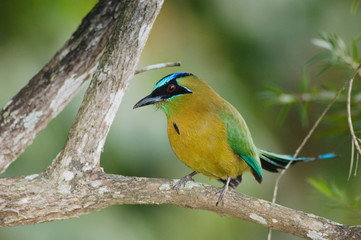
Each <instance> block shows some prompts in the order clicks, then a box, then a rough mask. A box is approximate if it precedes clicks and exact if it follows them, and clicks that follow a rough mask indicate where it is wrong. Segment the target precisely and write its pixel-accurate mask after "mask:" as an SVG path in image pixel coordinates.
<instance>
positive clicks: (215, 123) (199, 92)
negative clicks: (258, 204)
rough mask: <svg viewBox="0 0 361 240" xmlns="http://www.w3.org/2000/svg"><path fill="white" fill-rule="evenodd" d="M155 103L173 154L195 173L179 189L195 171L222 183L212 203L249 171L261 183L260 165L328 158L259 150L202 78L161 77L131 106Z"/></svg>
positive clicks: (273, 169) (274, 167)
mask: <svg viewBox="0 0 361 240" xmlns="http://www.w3.org/2000/svg"><path fill="white" fill-rule="evenodd" d="M150 104H155V106H157V107H158V108H160V109H162V110H163V111H164V113H165V114H166V116H167V119H168V137H169V141H170V144H171V146H172V148H173V151H174V152H175V154H176V155H177V157H178V158H179V159H180V160H181V161H182V162H183V163H184V164H186V165H187V166H188V167H189V168H191V169H193V170H194V171H193V172H192V173H190V174H189V175H187V176H185V177H183V178H182V179H180V180H179V181H178V182H177V183H176V184H175V185H174V188H175V189H176V190H177V192H178V191H179V189H180V187H181V186H182V185H184V184H185V183H186V182H187V181H190V180H193V179H192V177H193V176H194V175H195V174H197V173H203V174H204V175H206V176H208V177H210V178H215V179H218V180H219V181H221V182H222V183H224V187H223V189H222V192H221V194H220V196H219V198H218V201H217V204H216V205H218V204H219V203H220V202H222V201H223V196H224V195H225V193H226V192H227V190H228V187H230V188H232V189H235V188H236V187H237V186H238V185H239V184H240V183H241V180H242V174H243V173H245V172H248V171H251V172H252V174H253V176H254V177H255V179H256V180H257V182H259V183H261V182H262V178H263V175H262V168H263V169H265V170H268V171H270V172H277V171H278V169H282V168H284V167H285V166H286V165H287V163H288V162H290V161H294V162H293V163H295V162H298V161H309V160H314V159H321V158H323V159H324V158H333V157H335V156H336V155H334V154H332V153H329V154H324V155H320V156H317V157H314V158H293V157H292V156H290V155H281V154H276V153H272V152H268V151H264V150H261V149H258V148H257V147H256V146H255V145H254V143H253V140H252V136H251V133H250V131H249V130H248V127H247V125H246V122H245V121H244V119H243V118H242V116H241V114H240V113H239V112H238V111H237V110H236V109H235V108H234V107H233V106H232V105H231V104H230V103H229V102H227V101H226V100H224V99H223V98H222V97H220V96H219V95H218V94H217V93H216V92H215V91H214V90H213V89H212V88H211V87H210V86H209V85H208V84H207V83H206V82H204V81H203V80H201V79H199V78H197V77H196V76H194V75H193V74H190V73H174V74H170V75H168V76H166V77H164V78H162V79H161V80H160V81H159V82H158V83H157V84H156V85H155V87H154V88H153V91H152V93H151V94H150V95H148V96H146V97H145V98H143V99H142V100H140V101H139V102H138V103H137V104H135V106H134V108H138V107H142V106H146V105H150Z"/></svg>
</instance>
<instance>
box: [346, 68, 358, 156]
mask: <svg viewBox="0 0 361 240" xmlns="http://www.w3.org/2000/svg"><path fill="white" fill-rule="evenodd" d="M360 69H361V64H360V65H358V67H357V68H356V70H355V71H354V72H353V74H352V76H351V78H350V80H349V83H348V91H347V122H348V126H349V128H350V134H351V136H352V141H353V143H354V144H355V147H356V150H357V152H358V154H361V148H360V145H359V143H358V141H357V137H356V134H355V131H354V129H353V125H352V119H351V91H352V84H353V80H354V79H355V77H356V75H357V73H358V71H359V70H360Z"/></svg>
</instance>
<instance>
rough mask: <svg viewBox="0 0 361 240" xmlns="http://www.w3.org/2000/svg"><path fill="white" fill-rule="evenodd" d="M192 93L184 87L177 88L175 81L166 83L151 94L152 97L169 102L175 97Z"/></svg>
mask: <svg viewBox="0 0 361 240" xmlns="http://www.w3.org/2000/svg"><path fill="white" fill-rule="evenodd" d="M189 93H193V92H192V91H191V90H190V89H188V88H186V87H182V86H179V84H178V82H177V80H176V79H173V80H171V81H168V82H167V84H165V85H162V86H160V87H158V88H156V89H154V91H153V92H152V93H151V96H152V97H158V96H159V97H161V98H162V99H163V100H169V99H172V98H174V97H176V96H179V95H183V94H189Z"/></svg>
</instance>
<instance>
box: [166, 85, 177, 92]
mask: <svg viewBox="0 0 361 240" xmlns="http://www.w3.org/2000/svg"><path fill="white" fill-rule="evenodd" d="M174 90H175V85H173V84H171V85H169V86H168V87H167V91H168V92H170V93H171V92H174Z"/></svg>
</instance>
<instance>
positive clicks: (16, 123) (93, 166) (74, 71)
mask: <svg viewBox="0 0 361 240" xmlns="http://www.w3.org/2000/svg"><path fill="white" fill-rule="evenodd" d="M162 3H163V0H121V1H119V0H101V1H100V2H99V3H98V4H97V5H96V6H95V8H94V9H93V10H92V11H91V12H90V13H89V14H88V16H87V17H86V18H85V19H84V21H83V23H82V24H81V26H80V27H79V29H78V30H77V32H76V33H74V34H73V36H72V38H71V39H70V40H69V41H68V43H66V44H65V46H64V47H63V48H62V50H60V51H59V52H58V53H57V54H56V56H55V57H54V58H53V59H52V60H51V61H50V62H49V63H48V64H47V65H46V66H45V67H44V69H43V70H41V71H40V72H39V74H38V75H36V76H35V77H34V78H33V79H32V80H31V81H30V82H29V84H28V85H27V86H26V87H25V88H24V89H23V90H21V91H20V93H19V94H18V95H17V96H15V97H14V99H13V100H12V102H11V103H9V104H8V105H7V106H6V107H5V108H4V109H3V111H2V112H1V116H0V117H1V118H0V140H3V141H4V145H2V146H1V147H2V148H0V153H1V154H2V155H0V171H3V170H4V169H6V167H7V166H8V164H10V163H11V162H12V161H13V160H14V159H15V158H16V156H18V155H19V154H20V153H21V152H22V151H23V150H24V149H25V147H26V146H27V145H28V144H30V142H31V141H32V140H33V138H34V137H35V136H36V135H37V133H38V132H39V131H40V130H41V129H42V128H44V127H45V126H46V124H47V123H48V122H49V121H50V120H51V119H52V118H53V117H54V116H55V115H56V114H57V113H58V112H59V111H61V109H62V108H63V107H64V106H65V104H66V103H67V102H68V101H69V100H70V98H71V97H72V96H73V95H74V94H75V93H76V92H77V91H78V89H79V88H80V86H81V85H82V83H83V82H84V80H85V79H86V78H88V77H89V76H90V75H92V73H93V72H94V71H95V69H96V71H95V73H94V75H93V78H92V80H91V83H90V85H89V87H88V89H87V92H86V93H85V96H84V100H83V102H82V105H81V107H80V109H79V112H78V115H77V117H76V119H75V122H74V125H73V127H72V129H71V131H70V133H69V136H68V140H67V142H66V145H65V147H64V149H63V150H62V151H61V152H60V153H59V154H58V156H57V157H56V158H55V159H54V160H53V163H52V165H51V166H49V167H48V168H47V169H46V171H44V172H43V173H40V174H35V175H30V176H26V177H17V178H0V226H14V225H21V224H35V223H40V222H48V221H54V220H58V219H67V218H71V217H75V216H78V215H81V214H85V213H88V212H90V211H93V210H95V209H101V208H104V207H107V206H110V205H114V204H174V205H178V206H183V207H188V208H196V209H205V210H209V211H213V212H216V213H219V214H221V215H227V216H233V217H237V218H240V219H244V220H247V221H251V222H254V223H257V224H261V225H263V226H268V227H271V228H274V229H277V230H280V231H284V232H288V233H290V234H294V235H297V236H300V237H304V238H309V239H340V238H347V239H359V238H360V237H361V227H359V226H345V225H342V224H338V223H336V222H332V221H329V220H327V219H324V218H321V217H317V216H314V215H311V214H307V213H303V212H300V211H296V210H292V209H289V208H286V207H282V206H280V205H277V204H273V203H270V202H267V201H264V200H261V199H256V198H252V197H248V196H246V195H242V194H239V193H235V192H232V191H231V192H229V193H228V194H227V196H226V198H225V204H224V206H219V207H216V206H215V202H216V201H217V197H218V196H217V195H218V194H217V193H218V189H217V188H215V187H211V186H206V185H203V184H198V183H193V182H190V183H188V184H187V185H186V186H185V187H184V188H182V189H181V191H180V193H179V194H177V193H176V191H174V190H172V188H171V186H172V185H173V183H174V181H172V180H165V179H147V178H137V177H124V176H117V175H110V174H105V173H103V170H102V169H101V168H100V167H99V159H100V154H101V151H102V149H103V145H104V142H105V139H106V136H107V134H108V131H109V128H110V125H111V124H112V122H113V119H114V116H115V114H116V111H117V109H118V106H119V104H120V102H121V99H122V96H123V95H124V92H125V90H126V88H127V86H128V82H129V80H130V79H131V78H132V76H133V74H134V72H135V67H136V64H137V62H138V59H139V56H140V53H141V51H142V49H143V47H144V44H145V42H146V39H147V37H148V34H149V31H150V29H151V27H152V24H153V22H154V20H155V18H156V16H157V15H158V13H159V10H160V8H161V6H162ZM102 18H105V19H102ZM110 19H111V20H110ZM104 24H105V25H104ZM105 28H106V29H105ZM104 35H106V37H104ZM93 38H94V39H93ZM86 39H87V40H86ZM92 39H93V40H92ZM107 39H109V40H107ZM79 42H80V43H79ZM89 44H90V45H89ZM94 44H96V45H97V47H95V46H94V49H93V51H91V50H90V49H91V48H92V47H93V45H94ZM88 51H89V52H88ZM89 54H90V55H91V56H90V55H89ZM98 62H99V64H98ZM55 84H57V85H55ZM16 134H18V135H16ZM6 136H7V137H8V138H10V139H11V140H8V139H5V137H6ZM12 150H13V151H14V153H12Z"/></svg>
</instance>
